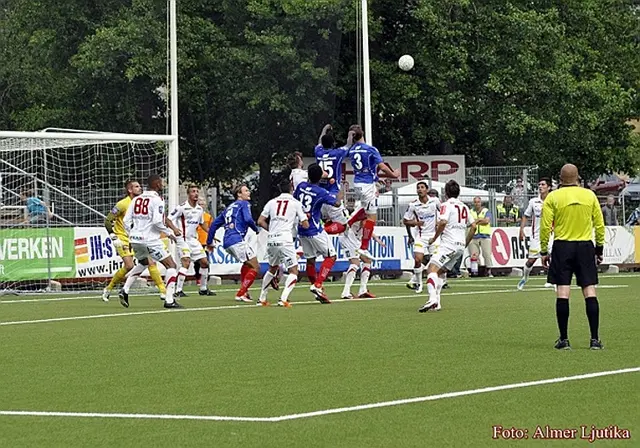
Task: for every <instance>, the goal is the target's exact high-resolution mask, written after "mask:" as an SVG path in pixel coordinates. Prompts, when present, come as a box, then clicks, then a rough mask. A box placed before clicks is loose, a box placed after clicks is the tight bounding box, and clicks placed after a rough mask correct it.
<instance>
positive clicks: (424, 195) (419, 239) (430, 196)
mask: <svg viewBox="0 0 640 448" xmlns="http://www.w3.org/2000/svg"><path fill="white" fill-rule="evenodd" d="M416 189H417V193H418V199H417V200H415V201H413V202H411V203H410V204H409V207H407V211H406V213H405V214H404V217H403V220H402V223H403V224H404V225H405V227H406V228H407V233H408V234H409V244H410V245H413V260H414V265H413V277H411V279H410V280H409V283H407V288H409V289H413V290H415V292H416V293H417V294H420V293H422V271H423V270H424V265H423V263H425V262H426V263H428V262H429V259H430V258H431V256H432V255H433V254H434V253H435V251H436V249H437V247H438V246H437V241H436V242H434V243H433V244H429V240H430V239H431V238H432V237H433V236H434V235H435V234H436V219H437V217H438V214H439V213H440V199H438V192H437V191H436V190H429V187H428V186H427V184H426V182H418V184H417V185H416ZM413 229H415V232H413ZM414 233H415V235H414ZM425 259H426V260H425Z"/></svg>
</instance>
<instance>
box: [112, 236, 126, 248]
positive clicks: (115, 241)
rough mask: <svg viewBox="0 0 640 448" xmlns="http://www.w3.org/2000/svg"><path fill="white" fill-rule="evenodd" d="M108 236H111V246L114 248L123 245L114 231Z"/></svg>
mask: <svg viewBox="0 0 640 448" xmlns="http://www.w3.org/2000/svg"><path fill="white" fill-rule="evenodd" d="M109 238H111V241H113V247H115V248H116V249H118V248H120V247H122V246H124V243H123V242H122V241H120V240H119V239H118V237H117V236H116V235H115V233H112V234H111V235H109Z"/></svg>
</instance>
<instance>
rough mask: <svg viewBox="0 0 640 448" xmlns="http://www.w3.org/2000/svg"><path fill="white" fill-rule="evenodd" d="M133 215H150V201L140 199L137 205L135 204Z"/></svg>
mask: <svg viewBox="0 0 640 448" xmlns="http://www.w3.org/2000/svg"><path fill="white" fill-rule="evenodd" d="M133 213H135V214H136V215H148V214H149V199H148V198H146V199H143V198H138V199H136V202H135V204H133Z"/></svg>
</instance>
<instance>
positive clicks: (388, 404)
mask: <svg viewBox="0 0 640 448" xmlns="http://www.w3.org/2000/svg"><path fill="white" fill-rule="evenodd" d="M637 372H640V367H630V368H626V369H619V370H609V371H606V372H594V373H585V374H581V375H573V376H565V377H558V378H549V379H545V380H536V381H527V382H522V383H512V384H503V385H501V386H491V387H483V388H480V389H470V390H462V391H458V392H447V393H443V394H436V395H426V396H423V397H413V398H405V399H401V400H392V401H379V402H377V403H368V404H361V405H356V406H347V407H341V408H332V409H323V410H319V411H313V412H303V413H299V414H288V415H280V416H276V417H233V416H223V415H180V414H124V413H105V412H59V411H9V410H7V411H2V410H0V415H6V416H22V417H25V416H29V417H73V418H121V419H153V420H205V421H207V420H208V421H232V422H268V423H277V422H283V421H288V420H300V419H305V418H312V417H321V416H324V415H331V414H344V413H346V412H355V411H364V410H368V409H377V408H387V407H392V406H402V405H405V404H413V403H422V402H425V401H436V400H443V399H446V398H457V397H464V396H469V395H479V394H485V393H489V392H498V391H502V390H510V389H522V388H525V387H533V386H543V385H546V384H556V383H566V382H569V381H578V380H586V379H590V378H598V377H604V376H612V375H621V374H624V373H637Z"/></svg>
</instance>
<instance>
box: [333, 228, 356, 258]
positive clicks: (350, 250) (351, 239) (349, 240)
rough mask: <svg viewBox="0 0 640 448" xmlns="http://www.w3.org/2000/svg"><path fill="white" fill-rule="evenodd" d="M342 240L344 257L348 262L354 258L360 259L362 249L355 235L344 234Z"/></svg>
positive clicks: (351, 233) (350, 233)
mask: <svg viewBox="0 0 640 448" xmlns="http://www.w3.org/2000/svg"><path fill="white" fill-rule="evenodd" d="M338 239H339V240H340V246H342V250H343V251H344V256H345V258H346V259H347V260H351V259H353V258H360V255H359V254H358V249H360V241H359V240H358V238H356V236H355V234H354V233H353V232H351V231H349V232H346V233H343V234H342V235H340V237H339V238H338Z"/></svg>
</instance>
